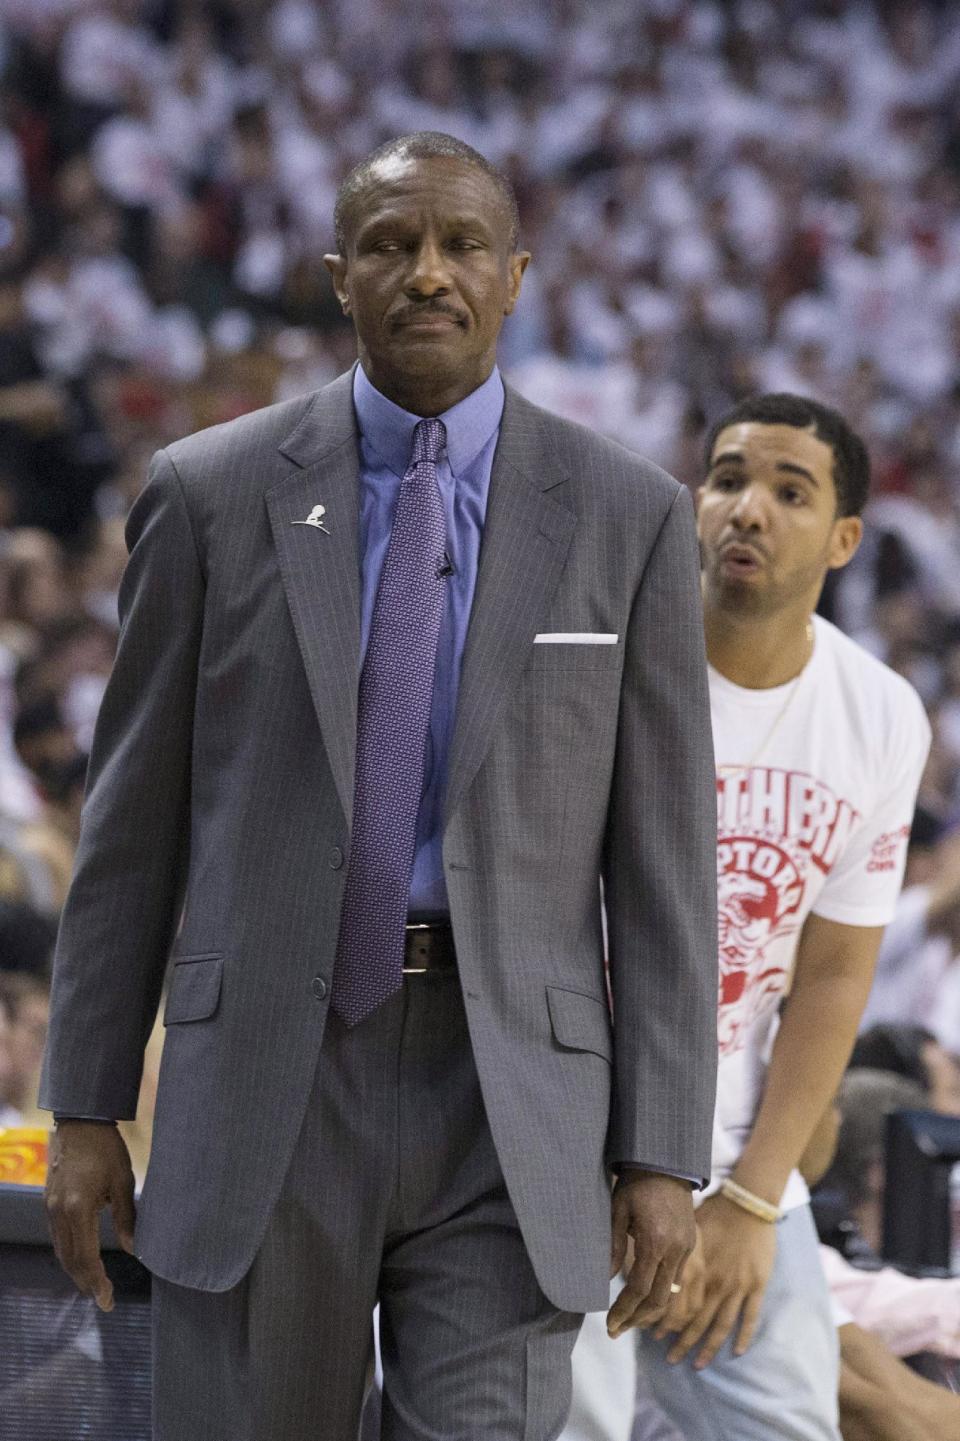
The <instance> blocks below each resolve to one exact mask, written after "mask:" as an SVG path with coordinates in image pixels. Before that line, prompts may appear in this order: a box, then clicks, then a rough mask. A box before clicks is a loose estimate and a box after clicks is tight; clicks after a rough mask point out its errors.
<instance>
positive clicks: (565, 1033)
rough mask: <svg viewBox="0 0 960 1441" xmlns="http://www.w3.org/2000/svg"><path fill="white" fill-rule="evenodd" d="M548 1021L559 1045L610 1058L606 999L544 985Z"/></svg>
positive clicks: (609, 1031)
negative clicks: (545, 987) (548, 1010)
mask: <svg viewBox="0 0 960 1441" xmlns="http://www.w3.org/2000/svg"><path fill="white" fill-rule="evenodd" d="M547 1005H548V1006H549V1008H550V1025H551V1027H552V1028H553V1034H554V1037H555V1039H556V1040H557V1041H558V1042H559V1043H560V1045H561V1046H566V1047H568V1049H570V1050H573V1051H592V1052H593V1053H594V1054H595V1055H597V1056H603V1058H604V1060H605V1061H610V1062H611V1063H612V1061H613V1033H612V1031H611V1029H610V1013H609V1011H608V1010H607V1006H606V1003H605V1002H604V1001H601V1000H598V999H597V998H596V997H595V996H586V995H584V994H583V992H582V991H566V990H563V989H562V988H561V987H560V986H548V987H547Z"/></svg>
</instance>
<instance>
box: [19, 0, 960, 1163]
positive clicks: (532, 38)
mask: <svg viewBox="0 0 960 1441" xmlns="http://www.w3.org/2000/svg"><path fill="white" fill-rule="evenodd" d="M415 129H435V130H443V131H446V132H449V133H451V134H454V135H456V136H459V137H461V138H462V139H464V140H466V141H468V142H469V143H471V144H473V145H475V146H476V147H477V148H478V149H480V150H482V151H483V152H484V153H485V154H486V155H488V156H490V157H491V158H492V159H493V160H495V161H497V162H498V163H499V164H501V165H502V166H503V167H504V168H505V169H506V171H507V172H508V173H509V175H510V176H511V178H512V180H513V183H514V185H515V187H516V190H517V193H518V197H519V201H520V210H521V217H522V225H523V242H524V245H525V246H526V247H527V248H529V249H530V250H531V251H532V252H533V256H534V260H533V263H532V264H531V266H530V269H529V271H528V274H527V279H526V282H525V286H524V295H523V299H522V301H521V304H520V306H519V308H518V311H517V313H516V314H515V315H514V316H513V317H512V318H511V319H510V320H509V321H508V323H507V326H506V328H505V331H504V337H503V343H502V351H501V361H502V365H503V368H504V371H505V373H506V375H507V377H508V379H510V380H511V381H512V382H513V384H514V385H516V386H517V387H518V388H519V389H520V390H522V391H523V392H524V393H525V394H527V395H529V396H530V397H531V398H532V399H534V400H536V401H538V402H539V403H541V404H543V405H546V406H548V407H549V408H551V409H554V410H556V411H559V412H561V413H563V414H565V415H568V416H570V417H572V418H574V419H577V420H581V421H583V422H584V423H586V424H588V425H590V426H592V427H593V428H595V429H598V430H601V431H604V432H606V433H608V434H610V435H611V436H614V437H615V438H616V439H618V440H620V441H621V442H622V443H623V444H625V445H627V446H629V447H631V448H633V449H636V450H638V451H640V452H642V453H644V454H645V455H647V456H649V457H651V458H652V459H654V460H656V461H657V462H659V463H660V464H661V465H663V466H664V467H665V468H666V469H668V470H670V471H672V472H673V473H674V474H676V475H677V476H679V477H680V478H681V479H683V480H684V481H685V482H687V483H688V484H691V485H696V484H697V481H698V478H699V473H700V467H701V448H702V437H703V433H704V430H705V427H706V426H707V425H708V424H709V422H710V421H711V420H712V419H713V418H714V417H715V416H716V415H717V414H718V413H719V412H720V411H721V410H722V409H724V408H726V407H727V406H728V405H730V404H731V403H733V402H734V401H736V400H737V399H739V398H741V397H742V396H743V395H745V394H747V393H751V392H755V391H758V390H791V391H798V392H802V393H806V394H810V395H812V396H815V397H816V398H818V399H821V400H825V401H827V402H828V403H830V404H833V405H835V406H838V407H839V408H840V409H841V410H843V411H844V413H845V414H846V415H847V416H848V418H849V419H850V420H851V421H852V422H853V424H854V425H855V426H856V427H857V428H858V429H859V430H860V432H861V433H862V434H863V435H864V437H865V438H866V439H867V441H868V443H869V447H870V451H871V456H872V460H873V467H874V478H875V494H874V499H873V500H872V502H871V504H870V507H869V510H868V512H867V537H866V542H865V544H864V546H863V548H862V551H861V553H860V555H859V556H858V558H857V560H856V561H855V563H854V564H853V565H852V566H851V567H850V569H849V570H848V571H847V572H845V573H844V575H843V577H842V579H840V580H839V581H838V582H837V583H835V584H833V585H831V586H830V587H829V588H828V592H827V594H826V595H825V598H824V602H823V604H824V609H825V610H826V612H827V613H828V614H829V615H830V616H831V617H832V618H833V619H834V620H836V621H837V622H838V623H839V624H840V625H841V626H842V627H843V628H844V629H845V630H847V631H848V632H850V633H851V634H853V635H854V636H855V637H856V638H857V639H858V640H860V641H861V642H862V643H863V644H864V645H866V646H867V647H869V648H870V649H871V650H872V651H873V652H874V653H876V654H878V655H879V656H881V657H882V658H883V659H884V660H886V661H887V662H888V663H889V664H890V665H892V666H893V667H894V668H895V669H897V670H899V671H901V672H902V673H904V674H906V675H907V676H908V677H909V678H910V680H911V681H912V682H913V683H914V685H915V686H916V687H917V688H918V690H919V691H920V693H921V695H922V697H923V699H924V701H925V703H926V705H927V707H928V709H929V713H930V716H931V719H932V722H933V726H934V732H935V739H934V746H933V752H932V756H931V761H930V765H929V767H928V770H927V773H926V776H925V778H924V782H923V786H922V790H921V798H920V806H919V809H918V813H917V818H916V821H915V824H914V828H913V836H912V845H911V851H910V863H909V872H908V884H907V889H906V891H905V893H904V898H903V901H902V902H901V909H900V913H899V915H898V918H897V921H896V922H895V923H894V925H893V927H891V930H890V934H889V936H888V939H887V943H886V944H885V947H884V953H883V956H882V958H881V964H880V969H879V975H878V982H877V986H876V988H875V991H874V994H873V996H872V997H871V1002H870V1008H869V1010H868V1015H867V1019H866V1024H869V1025H878V1024H879V1025H884V1024H887V1023H890V1022H893V1021H896V1022H909V1023H911V1024H913V1025H914V1026H917V1027H922V1028H925V1029H924V1031H923V1034H924V1035H929V1037H930V1039H931V1042H933V1041H935V1042H936V1043H937V1044H938V1045H939V1047H940V1050H941V1051H942V1052H943V1055H944V1056H945V1057H946V1058H947V1062H946V1063H948V1064H950V1065H955V1061H954V1059H953V1058H955V1057H957V1056H960V962H958V960H957V957H958V954H960V841H958V840H957V838H956V836H955V835H954V834H953V832H954V830H955V828H956V827H957V824H958V821H960V563H958V562H960V12H958V11H957V10H956V8H955V7H953V6H951V5H950V4H949V3H946V0H944V3H939V4H938V3H935V0H899V3H885V0H860V3H857V0H852V3H847V0H808V3H801V0H777V3H773V0H731V3H725V4H719V3H710V0H648V3H644V4H642V5H640V4H637V3H635V0H604V3H601V4H598V3H596V0H592V3H590V0H512V3H511V4H510V5H509V6H503V5H501V4H498V3H495V0H326V3H324V4H319V3H313V0H3V3H2V4H0V1124H3V1123H4V1121H5V1120H6V1121H9V1120H11V1119H16V1118H17V1117H18V1116H29V1114H30V1112H31V1109H32V1106H33V1104H34V1095H35V1092H34V1090H33V1087H34V1084H35V1073H36V1067H37V1064H38V1058H39V1054H40V1049H41V1047H42V1040H43V1028H44V1004H45V1000H44V983H45V977H46V974H47V969H48V966H49V961H50V955H51V949H52V940H53V935H54V931H55V925H56V918H57V914H58V912H59V909H60V907H61V905H62V902H63V899H64V895H65V891H66V887H67V884H68V881H69V876H70V871H71V866H72V861H73V853H74V848H75V845H76V840H77V833H78V822H79V809H80V801H81V797H82V787H83V777H84V769H85V763H86V754H87V750H88V747H89V744H90V739H91V733H92V727H93V723H94V719H95V716H96V712H97V707H98V704H99V701H100V697H101V695H102V691H103V687H104V684H105V681H106V677H107V675H108V674H109V669H110V664H111V659H112V655H113V650H114V644H115V637H116V629H117V588H118V584H119V579H120V575H121V572H122V568H123V564H124V559H125V547H124V541H123V523H124V517H125V515H126V512H127V510H128V508H129V506H130V504H131V502H132V500H133V498H134V497H135V496H136V494H137V493H138V491H139V489H140V488H141V486H142V484H143V481H144V475H145V464H146V461H147V459H148V457H149V455H150V453H151V452H152V451H153V450H154V449H156V448H157V447H158V446H161V445H163V444H166V443H167V442H169V441H171V440H172V439H174V438H176V437H178V436H180V435H183V434H185V433H187V432H189V431H191V430H195V429H197V428H199V427H202V426H205V425H208V424H212V423H215V422H218V421H222V420H227V419H230V418H232V417H234V416H236V415H238V414H240V413H242V412H243V411H246V410H250V409H252V408H254V407H256V406H259V405H264V404H269V403H270V402H271V401H273V400H276V399H284V398H288V397H290V396H293V395H296V394H299V393H303V392H306V391H308V390H311V389H313V388H315V387H317V386H319V385H321V384H323V383H325V382H326V381H327V380H329V379H331V378H333V376H335V375H336V374H338V373H339V372H340V371H341V370H343V369H344V368H345V367H346V366H347V365H349V364H350V363H351V361H352V359H353V356H354V351H353V332H352V329H351V328H349V327H347V326H346V324H345V323H344V321H343V318H342V316H341V315H340V311H339V307H338V305H337V303H336V301H335V297H334V295H333V292H332V289H331V287H330V285H329V281H328V277H327V273H326V271H325V269H324V266H323V262H322V257H323V254H324V252H326V251H329V250H331V249H333V248H334V243H333V236H332V227H331V216H332V210H333V198H334V194H335V191H336V187H337V184H338V181H339V180H340V178H341V177H342V176H343V174H344V173H345V171H346V170H347V169H348V168H349V167H350V166H351V165H352V164H353V163H354V162H355V161H356V160H357V159H359V158H360V157H361V156H363V155H364V154H365V153H367V152H368V151H369V150H370V149H371V148H372V147H374V146H375V145H376V144H377V143H378V142H380V141H381V140H383V139H385V138H387V137H389V136H391V135H395V134H397V133H400V132H404V131H410V130H415ZM869 1064H870V1065H873V1064H874V1063H873V1061H872V1060H871V1061H870V1062H869ZM893 1069H896V1067H893ZM150 1075H152V1072H151V1071H150V1070H149V1068H148V1084H147V1088H146V1089H147V1101H146V1106H147V1110H149V1090H150ZM958 1109H960V1107H958ZM142 1159H143V1157H142V1156H141V1157H140V1160H141V1161H142Z"/></svg>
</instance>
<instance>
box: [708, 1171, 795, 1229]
mask: <svg viewBox="0 0 960 1441" xmlns="http://www.w3.org/2000/svg"><path fill="white" fill-rule="evenodd" d="M720 1194H721V1195H722V1196H726V1198H727V1200H728V1201H732V1202H733V1204H734V1205H735V1206H739V1207H740V1209H741V1211H747V1212H749V1214H750V1215H751V1216H756V1218H757V1220H758V1221H766V1222H767V1224H768V1225H770V1226H772V1225H774V1224H775V1222H777V1221H782V1220H783V1212H782V1211H781V1210H780V1207H779V1206H774V1205H771V1203H770V1202H769V1201H765V1200H764V1199H763V1197H762V1196H755V1195H754V1194H753V1192H752V1191H748V1190H747V1188H746V1186H741V1185H740V1183H739V1182H738V1181H735V1180H734V1179H733V1177H732V1176H727V1177H725V1179H724V1180H723V1181H722V1182H721V1183H720Z"/></svg>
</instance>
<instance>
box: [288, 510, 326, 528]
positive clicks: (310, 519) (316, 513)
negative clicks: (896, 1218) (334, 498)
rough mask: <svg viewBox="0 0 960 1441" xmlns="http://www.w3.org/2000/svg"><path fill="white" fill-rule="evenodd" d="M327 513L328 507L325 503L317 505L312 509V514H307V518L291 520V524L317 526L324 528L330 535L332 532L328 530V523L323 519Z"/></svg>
mask: <svg viewBox="0 0 960 1441" xmlns="http://www.w3.org/2000/svg"><path fill="white" fill-rule="evenodd" d="M326 513H327V507H326V506H325V505H315V506H314V507H313V510H311V512H310V514H309V515H308V516H307V518H306V520H291V522H290V524H291V525H312V526H315V527H316V529H317V530H322V531H323V532H324V533H325V534H326V535H329V534H330V532H329V530H327V527H326V524H325V522H324V519H323V517H324V516H325V515H326Z"/></svg>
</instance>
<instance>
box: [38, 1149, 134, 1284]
mask: <svg viewBox="0 0 960 1441" xmlns="http://www.w3.org/2000/svg"><path fill="white" fill-rule="evenodd" d="M46 1206H47V1217H48V1219H49V1224H50V1234H51V1235H52V1237H53V1249H54V1250H55V1251H56V1253H57V1260H58V1261H59V1262H60V1265H61V1266H62V1267H63V1269H64V1270H65V1271H66V1272H67V1275H68V1276H70V1277H71V1278H72V1280H73V1281H74V1282H75V1284H76V1285H77V1286H78V1287H79V1289H80V1290H81V1291H82V1292H83V1293H84V1295H86V1296H92V1297H93V1299H94V1300H95V1301H96V1303H97V1305H98V1306H99V1307H100V1310H101V1311H112V1310H113V1285H112V1284H111V1282H110V1279H109V1277H108V1276H107V1273H106V1271H105V1270H104V1267H103V1261H102V1260H101V1258H100V1225H99V1216H100V1212H101V1211H102V1210H103V1208H104V1206H109V1207H110V1210H111V1213H112V1215H113V1224H114V1228H115V1230H116V1233H117V1237H118V1239H119V1241H120V1244H121V1246H122V1247H123V1249H124V1250H125V1251H129V1252H130V1254H131V1255H132V1254H133V1225H134V1219H135V1212H134V1205H133V1168H132V1167H131V1165H130V1153H129V1152H128V1150H127V1147H126V1145H125V1143H124V1140H123V1137H122V1136H121V1135H120V1132H119V1131H118V1130H117V1128H116V1126H113V1125H108V1124H105V1123H104V1122H102V1121H60V1122H58V1124H57V1128H56V1130H55V1131H54V1133H53V1136H52V1137H51V1140H50V1161H49V1166H48V1170H47V1187H46Z"/></svg>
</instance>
